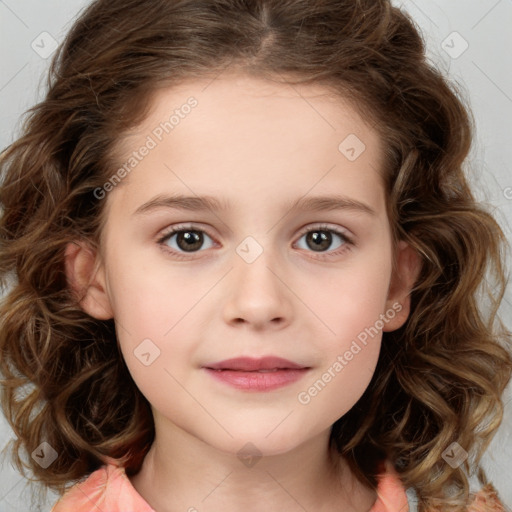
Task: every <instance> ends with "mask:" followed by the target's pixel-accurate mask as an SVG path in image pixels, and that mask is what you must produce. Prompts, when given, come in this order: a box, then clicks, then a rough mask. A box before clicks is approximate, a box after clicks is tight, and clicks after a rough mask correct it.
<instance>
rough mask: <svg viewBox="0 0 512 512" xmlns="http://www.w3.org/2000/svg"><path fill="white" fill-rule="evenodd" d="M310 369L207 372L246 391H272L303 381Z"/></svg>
mask: <svg viewBox="0 0 512 512" xmlns="http://www.w3.org/2000/svg"><path fill="white" fill-rule="evenodd" d="M308 369H309V368H300V369H289V370H286V369H285V370H277V371H275V372H244V371H240V370H221V371H217V370H212V369H211V368H205V370H206V371H207V372H208V373H209V374H210V375H211V376H212V377H213V378H214V379H217V380H220V381H222V382H224V383H226V384H229V385H230V386H233V387H235V388H238V389H243V390H245V391H272V390H273V389H277V388H281V387H283V386H286V385H288V384H292V383H293V382H296V381H298V380H299V379H301V378H302V377H303V376H304V374H305V373H306V372H307V371H308Z"/></svg>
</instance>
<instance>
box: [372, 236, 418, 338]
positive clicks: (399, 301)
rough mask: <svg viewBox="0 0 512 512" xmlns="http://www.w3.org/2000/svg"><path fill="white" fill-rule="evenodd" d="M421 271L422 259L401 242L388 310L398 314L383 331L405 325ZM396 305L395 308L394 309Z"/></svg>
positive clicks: (398, 247)
mask: <svg viewBox="0 0 512 512" xmlns="http://www.w3.org/2000/svg"><path fill="white" fill-rule="evenodd" d="M420 270H421V258H420V256H419V254H418V253H417V251H416V250H414V249H413V248H412V247H411V246H410V245H409V244H408V243H407V242H405V241H404V240H400V242H398V245H397V247H396V268H395V269H393V272H392V275H391V282H390V283H389V288H388V298H387V300H386V310H388V309H392V310H393V311H395V312H396V314H395V316H394V318H390V319H389V321H388V322H387V323H385V324H384V328H383V329H382V330H383V331H394V330H396V329H399V328H400V327H402V325H404V323H405V321H406V320H407V318H408V317H409V313H410V310H411V298H410V293H411V290H412V288H413V286H414V283H415V282H416V279H417V278H418V275H419V273H420ZM393 305H394V307H393Z"/></svg>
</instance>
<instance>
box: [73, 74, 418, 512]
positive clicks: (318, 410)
mask: <svg viewBox="0 0 512 512" xmlns="http://www.w3.org/2000/svg"><path fill="white" fill-rule="evenodd" d="M190 96H194V97H195V98H196V99H197V101H198V105H197V106H196V107H195V108H194V109H193V110H192V111H191V113H190V114H189V115H188V116H185V117H184V118H183V119H181V120H180V123H179V125H178V126H176V127H175V128H174V130H173V131H172V132H170V133H169V134H165V136H164V137H163V139H162V141H161V142H159V144H158V145H157V146H156V147H155V148H153V149H152V150H151V151H150V152H149V154H148V155H147V156H146V157H145V158H144V159H143V160H142V161H141V162H140V163H139V164H138V165H137V166H136V167H135V168H134V169H133V170H132V171H131V172H130V174H129V175H128V176H127V177H126V178H124V180H123V181H122V183H121V184H120V185H118V186H117V187H115V188H114V190H112V191H111V192H109V194H108V195H107V197H106V198H105V199H103V200H105V201H107V205H106V206H107V210H106V223H105V227H104V232H103V234H102V242H101V246H100V251H99V252H98V253H96V252H94V251H93V250H92V249H90V248H88V247H87V246H85V245H83V244H82V245H77V244H70V245H69V246H68V250H67V259H66V262H67V272H68V279H69V281H70V284H71V285H72V286H73V287H74V289H76V290H77V292H79V291H80V292H83V295H82V296H83V299H82V301H81V305H82V307H83V308H84V310H85V311H87V312H88V313H89V314H90V315H92V316H94V317H96V318H101V319H105V318H112V317H113V318H114V319H115V323H116V328H117V333H118V341H119V344H120V347H121V350H122V353H123V356H124V358H125V360H126V363H127V365H128V368H129V370H130V373H131V375H132V376H133V379H134V380H135V382H136V383H137V385H138V387H139V389H140V390H141V392H142V393H143V394H144V395H145V396H146V397H147V399H148V400H149V402H150V403H151V406H152V411H153V415H154V420H155V432H156V438H155V442H154V444H153V446H152V448H151V450H150V451H149V453H148V455H147V456H146V458H145V460H144V464H143V466H142V469H141V471H140V472H139V473H138V474H137V475H136V476H135V477H132V479H131V481H132V483H133V485H134V487H135V489H136V490H137V491H138V492H139V493H140V494H141V495H142V496H143V497H144V499H145V500H146V501H147V502H148V503H149V504H150V505H151V506H152V507H153V508H154V509H155V510H157V511H158V512H170V511H177V510H191V511H193V510H196V509H197V510H201V511H204V512H208V511H217V510H223V511H226V512H231V511H239V510H246V511H256V510H261V504H262V503H264V504H265V510H267V511H269V512H273V511H282V510H288V511H294V510H297V511H302V510H304V509H306V510H317V511H331V510H345V511H347V512H349V511H352V512H354V511H358V512H363V511H364V512H366V511H368V510H369V509H370V508H371V506H372V505H373V504H374V502H375V500H376V498H377V495H376V493H375V492H374V491H373V490H371V489H369V488H367V487H366V486H364V485H363V484H362V483H360V482H359V481H357V480H356V479H355V478H354V476H353V475H352V474H351V472H350V471H349V469H348V466H346V464H345V462H344V460H343V459H341V461H340V467H339V470H338V471H336V470H335V467H334V464H333V461H332V460H331V459H330V458H329V454H328V449H327V447H328V440H329V434H330V431H331V426H332V424H333V423H334V422H335V421H336V420H337V419H338V418H340V417H342V416H343V415H344V414H345V413H346V412H347V411H348V410H349V409H350V408H351V407H352V406H353V405H354V404H355V403H356V402H357V400H358V399H359V398H360V397H361V395H362V393H363V392H364V390H365V389H366V388H367V386H368V384H369V382H370V379H371V377H372V375H373V373H374V370H375V366H376V363H377V359H378V355H379V350H380V345H381V338H382V333H381V332H380V330H379V334H378V335H375V336H373V337H371V338H369V339H368V343H367V344H366V345H365V346H363V345H361V344H360V345H361V347H362V350H361V351H360V352H358V353H357V354H356V355H354V357H353V358H352V360H350V361H347V364H346V366H344V368H343V370H342V371H341V372H339V373H337V374H336V376H335V377H334V378H332V379H331V380H330V382H329V383H328V384H327V385H326V386H325V387H324V388H323V389H322V390H321V392H319V393H317V394H316V396H314V397H311V400H310V401H309V403H307V404H303V403H300V402H299V400H298V394H299V393H300V392H304V391H305V390H306V391H307V390H308V389H309V388H310V387H311V386H312V385H313V384H314V383H315V381H317V380H318V379H321V378H322V375H323V374H324V373H325V372H326V371H327V370H328V368H329V367H331V368H332V366H333V363H334V362H335V361H337V357H338V356H339V355H343V354H344V353H345V352H346V351H347V350H349V349H350V346H351V343H352V342H353V340H355V339H356V338H357V336H358V334H360V333H361V332H362V331H363V330H364V329H365V327H370V326H374V325H375V324H376V321H377V320H378V319H379V318H382V316H381V315H383V314H384V315H385V314H386V311H388V310H390V309H392V307H393V304H395V311H396V305H397V304H399V307H400V308H401V311H400V312H399V313H397V314H396V315H395V316H394V318H392V319H389V318H388V317H386V318H388V321H387V322H386V323H385V325H384V327H383V329H384V330H385V331H392V330H394V329H397V328H399V327H400V326H401V325H403V323H404V322H405V320H406V318H407V316H408V314H409V298H408V294H409V292H410V289H411V287H412V285H413V283H414V280H415V278H416V277H417V274H418V271H419V260H418V257H417V255H416V253H415V252H414V251H413V250H412V249H411V248H410V247H409V246H408V245H407V244H406V243H405V242H400V243H399V244H398V246H397V247H396V248H394V247H393V246H392V240H391V230H390V226H389V220H388V218H387V215H386V207H385V200H386V199H385V193H384V186H383V183H382V178H381V176H380V175H379V172H378V171H379V169H380V168H381V167H382V155H383V151H382V142H381V140H380V139H379V137H378V135H377V133H376V132H375V131H373V130H372V129H371V128H370V126H369V125H368V124H367V123H365V121H364V120H363V119H362V118H361V117H360V116H359V115H358V114H356V112H355V110H353V109H352V108H351V107H350V105H349V104H348V103H347V102H345V101H343V100H342V98H339V97H333V96H331V95H329V94H328V91H327V90H325V89H323V88H322V87H321V86H318V85H317V86H312V85H308V86H293V87H291V86H289V85H283V84H277V83H275V82H270V81H266V80H262V79H255V78H250V77H247V76H243V75H236V74H228V73H225V74H223V75H222V76H221V77H218V78H217V79H215V80H214V81H211V80H208V81H206V80H205V81H194V82H191V83H187V84H182V85H180V86H179V87H175V88H173V89H165V90H161V91H160V92H159V93H158V94H157V95H156V96H155V97H154V102H153V108H152V110H151V112H150V114H149V116H148V117H147V119H146V120H145V121H144V122H143V123H142V124H141V125H140V126H139V127H137V129H136V130H132V132H131V133H130V135H129V136H127V137H126V138H125V139H124V140H123V142H122V144H120V145H119V157H120V160H119V161H120V162H121V163H122V162H125V161H126V160H127V159H128V158H129V156H130V155H131V154H132V152H133V151H134V150H136V149H137V148H140V147H141V146H142V145H144V143H145V141H146V140H147V136H148V135H150V134H151V133H152V132H153V130H154V129H155V127H157V126H158V125H159V123H161V122H162V121H164V120H166V119H168V118H169V115H170V113H172V111H173V110H175V109H176V108H177V107H179V106H180V105H183V104H185V103H186V101H187V98H189V97H190ZM349 134H356V135H357V137H358V138H359V139H360V140H361V141H363V142H364V144H365V146H366V149H365V151H364V152H363V153H362V154H361V155H360V156H359V157H358V158H357V159H356V160H355V161H350V160H349V159H347V158H346V156H345V155H344V154H342V152H340V151H339V150H338V146H339V144H340V143H341V142H342V141H343V140H344V139H345V138H346V137H347V136H348V135H349ZM334 192H336V193H338V194H343V195H345V196H346V197H348V198H351V199H355V200H357V201H360V202H363V203H365V204H367V205H368V206H370V207H371V208H372V209H373V210H374V212H375V213H374V214H373V215H370V214H368V213H366V212H363V211H357V210H351V209H340V210H336V211H334V210H332V211H297V212H296V211H290V208H289V204H290V202H292V201H294V200H297V199H299V198H301V197H303V196H306V197H313V196H320V195H332V194H333V193H334ZM175 193H182V194H185V195H189V196H196V195H197V196H203V195H209V196H214V197H216V198H217V199H219V200H222V201H227V202H229V207H227V208H226V209H225V210H219V211H215V212H214V211H211V210H207V211H202V212H199V211H185V210H177V209H172V208H168V207H164V206H162V207H159V208H156V209H153V210H151V211H148V212H146V213H143V214H136V213H134V212H135V211H136V210H137V209H138V208H139V207H141V205H143V204H145V203H147V202H148V201H149V200H151V199H152V198H154V197H155V196H158V195H160V194H175ZM183 223H193V224H194V226H193V228H194V230H198V229H199V230H203V232H204V233H206V234H204V238H203V245H202V246H201V245H200V246H199V248H198V249H196V250H195V252H192V253H190V252H188V253H187V252H186V251H185V250H183V247H184V244H183V243H182V244H181V245H178V241H177V236H176V235H175V236H173V237H172V238H170V239H168V240H166V241H164V242H162V243H159V239H161V238H162V237H163V236H164V235H165V234H166V233H167V232H168V231H169V228H170V227H173V226H178V225H180V224H183ZM319 225H327V226H328V228H329V229H338V230H340V231H341V232H342V233H343V234H346V235H347V236H348V237H350V239H352V240H353V242H354V245H351V244H349V243H347V242H346V241H344V240H343V239H342V238H340V237H339V236H337V235H336V234H335V233H333V232H329V233H331V234H332V238H331V243H330V244H329V243H326V248H324V249H320V251H319V250H318V249H317V250H316V251H315V246H314V245H313V244H312V243H311V241H310V242H309V243H308V239H307V236H306V235H305V234H302V235H301V229H302V228H305V229H309V228H311V230H312V231H314V229H315V228H317V229H318V228H319ZM181 227H182V226H181V225H180V228H181ZM189 229H190V227H189ZM248 236H250V237H252V238H253V239H254V240H255V241H256V242H257V244H259V247H261V249H262V250H263V252H262V253H261V254H260V255H259V257H258V258H257V259H256V260H255V261H253V262H252V263H247V261H245V260H244V259H243V258H242V257H241V256H240V255H239V254H238V253H237V251H236V250H237V247H239V246H240V244H241V242H242V241H243V240H244V239H245V238H246V237H248ZM185 247H186V245H185ZM251 250H254V249H251ZM178 252H179V253H181V254H182V255H183V256H184V258H183V259H179V258H178V257H177V256H176V253H178ZM393 254H395V256H396V258H397V272H396V273H395V272H393V271H392V258H393ZM144 339H150V340H151V342H152V343H153V344H154V345H155V346H156V347H158V350H159V351H160V352H159V357H157V358H156V359H155V360H154V362H152V364H151V365H149V366H146V365H144V364H142V363H141V361H140V360H139V359H138V358H137V357H136V355H135V354H134V350H135V349H136V348H137V347H138V346H139V345H140V344H141V342H142V341H143V340H144ZM151 347H152V345H151ZM151 350H154V349H153V348H151ZM265 355H276V356H280V357H283V358H286V359H289V360H291V361H294V362H296V363H299V364H302V365H305V366H309V367H311V370H310V371H309V374H308V375H307V376H305V377H303V378H302V379H301V380H299V381H298V382H295V383H293V384H291V385H288V386H286V387H283V388H280V389H277V390H274V391H269V392H256V393H254V392H246V391H241V390H236V389H234V388H231V387H229V386H227V385H225V384H223V383H220V382H217V381H216V380H214V379H212V377H211V376H210V375H208V374H207V373H206V372H205V371H204V370H203V369H201V367H202V366H203V365H205V364H207V363H212V362H216V361H221V360H224V359H228V358H231V357H237V356H252V357H260V356H265ZM331 373H332V370H331ZM248 442H251V443H252V445H253V446H255V447H256V448H257V450H258V451H259V453H261V455H262V456H263V457H262V458H261V459H259V460H258V461H257V463H256V464H254V465H253V466H252V467H249V466H248V465H246V464H244V462H243V461H242V460H241V459H240V458H239V457H238V456H237V452H238V451H239V450H240V449H241V448H242V447H244V446H245V445H246V443H248ZM194 507H195V508H194Z"/></svg>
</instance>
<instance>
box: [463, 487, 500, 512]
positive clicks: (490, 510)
mask: <svg viewBox="0 0 512 512" xmlns="http://www.w3.org/2000/svg"><path fill="white" fill-rule="evenodd" d="M468 512H505V506H504V505H503V503H502V502H501V501H500V499H499V498H498V493H497V492H496V489H495V488H494V487H493V486H492V484H487V485H485V486H484V487H482V488H481V489H480V490H479V491H478V492H477V493H476V494H475V495H474V498H473V500H472V501H471V502H470V504H469V508H468Z"/></svg>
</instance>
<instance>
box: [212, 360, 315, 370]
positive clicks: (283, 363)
mask: <svg viewBox="0 0 512 512" xmlns="http://www.w3.org/2000/svg"><path fill="white" fill-rule="evenodd" d="M204 367H205V368H210V369H212V370H241V371H247V372H251V371H257V370H273V369H275V368H280V369H301V368H307V367H306V366H302V365H300V364H297V363H294V362H292V361H288V360H287V359H283V358H282V357H275V356H267V357H261V358H252V357H235V358H233V359H226V360H224V361H220V362H218V363H211V364H207V365H205V366H204Z"/></svg>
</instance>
